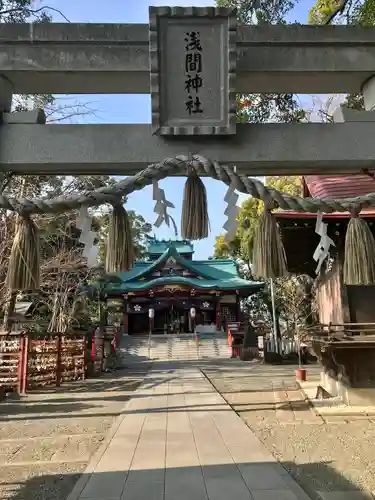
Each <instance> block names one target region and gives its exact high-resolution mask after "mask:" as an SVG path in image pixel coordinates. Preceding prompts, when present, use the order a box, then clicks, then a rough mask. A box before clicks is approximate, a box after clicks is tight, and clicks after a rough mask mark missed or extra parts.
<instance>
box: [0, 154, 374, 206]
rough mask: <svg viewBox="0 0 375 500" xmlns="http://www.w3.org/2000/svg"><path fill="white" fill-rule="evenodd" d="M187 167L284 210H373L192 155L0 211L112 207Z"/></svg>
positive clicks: (4, 202)
mask: <svg viewBox="0 0 375 500" xmlns="http://www.w3.org/2000/svg"><path fill="white" fill-rule="evenodd" d="M187 167H189V168H191V169H194V170H195V171H196V173H197V174H198V175H202V174H204V175H207V176H209V177H212V178H213V179H216V180H220V181H222V182H224V183H225V184H227V185H231V184H232V185H233V186H234V188H235V189H236V190H237V191H240V192H242V193H246V194H249V195H251V196H253V197H254V198H258V199H260V200H263V201H264V202H266V203H269V202H271V201H273V202H275V204H276V205H277V206H278V207H280V208H282V209H283V210H295V211H297V212H313V213H316V212H324V213H330V212H347V211H351V210H352V209H353V207H361V208H366V207H372V206H375V193H369V194H367V195H364V196H359V197H355V198H343V199H340V200H334V199H328V198H325V199H320V198H301V197H299V196H291V195H288V194H285V193H282V192H281V191H278V190H277V189H273V188H270V187H268V186H265V185H264V184H263V183H262V182H261V181H259V180H258V179H254V178H251V177H247V176H245V175H243V174H238V173H237V172H235V170H234V168H233V167H229V166H227V165H220V164H219V163H218V162H216V161H211V160H209V159H208V158H205V157H203V156H200V155H192V156H190V157H188V156H183V155H181V156H176V157H174V158H166V159H164V160H163V161H162V162H160V163H155V164H152V165H149V166H148V167H147V168H145V169H144V170H142V171H141V172H139V173H138V174H136V175H134V176H131V177H126V178H125V179H123V180H121V181H119V182H118V183H117V184H115V185H114V186H112V187H103V188H99V189H96V190H94V191H90V192H86V193H83V194H76V195H71V196H69V197H58V198H54V199H51V200H48V199H29V198H13V197H8V196H5V195H0V208H2V209H6V210H12V211H15V212H18V213H20V214H22V215H31V214H33V213H58V212H65V211H68V210H73V209H76V208H79V207H80V206H82V205H86V206H88V207H90V206H91V207H93V206H99V205H102V204H104V203H114V202H115V201H116V199H119V198H121V197H123V196H126V195H128V194H130V193H132V192H134V191H137V190H139V189H142V188H143V187H145V186H148V185H150V184H152V181H153V180H154V179H157V180H160V179H164V178H165V177H168V175H170V174H172V173H173V175H176V173H177V172H178V173H181V175H184V174H185V173H186V168H187Z"/></svg>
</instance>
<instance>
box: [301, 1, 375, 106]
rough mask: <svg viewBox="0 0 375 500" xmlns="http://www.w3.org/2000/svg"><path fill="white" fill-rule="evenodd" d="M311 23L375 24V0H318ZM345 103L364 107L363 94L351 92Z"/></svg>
mask: <svg viewBox="0 0 375 500" xmlns="http://www.w3.org/2000/svg"><path fill="white" fill-rule="evenodd" d="M309 23H310V24H341V25H342V24H347V25H356V26H362V27H364V28H368V27H373V26H375V0H316V2H315V4H314V5H313V7H312V8H311V9H310V12H309ZM345 104H346V105H347V106H348V107H350V108H353V109H357V110H362V109H364V102H363V95H362V94H349V95H348V96H347V97H346V101H345Z"/></svg>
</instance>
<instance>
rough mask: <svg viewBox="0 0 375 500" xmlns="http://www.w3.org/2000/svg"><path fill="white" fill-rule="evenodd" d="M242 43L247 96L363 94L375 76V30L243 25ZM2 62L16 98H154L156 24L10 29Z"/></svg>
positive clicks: (5, 29)
mask: <svg viewBox="0 0 375 500" xmlns="http://www.w3.org/2000/svg"><path fill="white" fill-rule="evenodd" d="M236 43H237V70H236V71H237V80H236V88H235V90H236V91H237V92H240V93H251V92H254V93H257V92H278V93H285V92H286V93H290V92H293V93H327V94H328V93H347V92H359V91H361V88H362V85H363V83H364V82H365V81H366V80H367V79H368V78H369V77H371V76H372V75H373V74H375V28H361V27H358V26H303V25H288V26H240V25H239V26H238V27H237V38H236ZM0 64H1V74H2V75H4V76H5V77H7V78H8V79H9V80H10V81H11V82H12V85H13V90H14V93H19V94H43V93H52V94H100V93H104V94H105V93H108V94H111V93H113V94H121V93H125V94H126V93H137V94H140V93H143V94H144V93H146V94H147V93H150V73H149V72H150V63H149V25H148V24H82V23H61V24H57V23H45V24H43V23H40V24H34V23H25V24H13V23H12V24H3V25H2V26H1V40H0ZM88 77H90V78H89V79H88Z"/></svg>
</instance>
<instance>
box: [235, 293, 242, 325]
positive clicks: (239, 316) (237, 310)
mask: <svg viewBox="0 0 375 500" xmlns="http://www.w3.org/2000/svg"><path fill="white" fill-rule="evenodd" d="M236 321H238V322H240V321H241V304H240V297H239V295H238V294H237V295H236Z"/></svg>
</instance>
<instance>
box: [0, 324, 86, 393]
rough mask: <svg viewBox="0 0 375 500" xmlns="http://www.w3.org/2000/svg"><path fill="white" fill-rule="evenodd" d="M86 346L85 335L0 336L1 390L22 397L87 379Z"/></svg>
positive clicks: (27, 334)
mask: <svg viewBox="0 0 375 500" xmlns="http://www.w3.org/2000/svg"><path fill="white" fill-rule="evenodd" d="M86 344H87V339H86V334H85V333H79V334H61V333H48V334H43V335H41V334H37V335H35V334H32V333H22V334H20V335H17V336H16V335H7V336H1V337H0V388H2V389H3V390H5V391H17V392H19V393H20V394H23V393H25V392H26V391H28V390H32V389H36V388H41V387H45V386H51V385H53V386H57V387H58V386H60V385H61V384H62V383H63V382H67V381H73V380H80V379H84V378H85V371H86V362H85V360H86V352H87V347H86Z"/></svg>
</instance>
